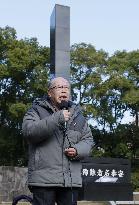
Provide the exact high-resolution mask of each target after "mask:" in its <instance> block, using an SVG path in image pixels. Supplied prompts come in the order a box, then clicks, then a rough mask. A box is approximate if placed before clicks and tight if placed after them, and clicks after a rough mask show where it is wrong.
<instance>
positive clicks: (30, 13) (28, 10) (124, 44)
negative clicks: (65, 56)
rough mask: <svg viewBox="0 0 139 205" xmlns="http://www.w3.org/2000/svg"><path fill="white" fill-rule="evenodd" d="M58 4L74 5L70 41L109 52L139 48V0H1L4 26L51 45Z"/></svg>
mask: <svg viewBox="0 0 139 205" xmlns="http://www.w3.org/2000/svg"><path fill="white" fill-rule="evenodd" d="M55 4H60V5H65V6H69V7H70V45H73V44H74V43H81V42H85V43H90V44H92V45H93V46H95V48H96V49H97V50H99V49H103V50H105V51H106V52H108V53H109V54H113V53H114V52H115V51H116V50H126V51H133V50H137V49H138V48H139V12H138V9H139V0H12V1H11V0H0V27H2V28H4V27H5V26H7V25H8V26H10V27H13V28H15V30H16V32H17V37H18V39H21V38H25V37H26V38H31V37H36V38H37V39H38V42H39V43H40V45H43V46H50V16H51V14H52V11H53V8H54V6H55Z"/></svg>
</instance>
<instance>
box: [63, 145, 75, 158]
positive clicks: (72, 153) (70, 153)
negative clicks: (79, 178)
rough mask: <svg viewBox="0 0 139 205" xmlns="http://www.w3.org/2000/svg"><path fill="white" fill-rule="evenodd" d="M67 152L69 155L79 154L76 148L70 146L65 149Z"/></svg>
mask: <svg viewBox="0 0 139 205" xmlns="http://www.w3.org/2000/svg"><path fill="white" fill-rule="evenodd" d="M65 154H66V155H67V156H68V157H75V156H76V155H77V151H76V149H75V148H73V147H69V148H67V149H65Z"/></svg>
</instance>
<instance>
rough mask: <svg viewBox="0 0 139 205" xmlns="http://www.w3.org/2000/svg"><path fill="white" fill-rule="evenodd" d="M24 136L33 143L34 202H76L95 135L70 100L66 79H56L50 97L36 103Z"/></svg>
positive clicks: (30, 164) (30, 173) (30, 171)
mask: <svg viewBox="0 0 139 205" xmlns="http://www.w3.org/2000/svg"><path fill="white" fill-rule="evenodd" d="M23 135H24V136H25V138H26V139H27V140H28V143H29V162H28V185H29V188H30V190H31V191H32V193H33V205H44V204H45V205H54V204H55V202H56V203H57V205H71V204H73V198H74V202H76V201H77V192H78V188H79V187H81V186H82V179H81V163H80V159H83V158H84V157H85V156H88V155H89V153H90V151H91V148H92V145H93V138H92V135H91V131H90V129H89V127H88V124H87V122H86V120H85V118H84V117H83V115H82V113H81V109H80V107H79V105H76V104H74V103H72V102H71V101H70V84H69V82H68V81H67V80H66V79H64V78H62V77H57V78H54V79H53V80H52V81H51V82H50V85H49V89H48V96H45V97H43V98H42V99H40V100H36V101H35V102H34V103H33V105H32V107H31V109H29V110H28V112H27V113H26V114H25V116H24V119H23ZM73 192H74V197H73Z"/></svg>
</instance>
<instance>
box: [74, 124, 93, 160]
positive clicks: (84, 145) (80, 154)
mask: <svg viewBox="0 0 139 205" xmlns="http://www.w3.org/2000/svg"><path fill="white" fill-rule="evenodd" d="M93 146H94V140H93V136H92V133H91V130H90V127H89V125H88V123H87V122H86V123H85V125H84V127H83V131H82V137H81V140H80V141H79V142H78V143H77V144H75V145H74V146H73V147H74V148H75V149H76V151H77V156H76V157H75V158H74V159H75V160H78V159H79V160H80V159H83V158H84V157H87V156H89V155H90V154H91V150H92V147H93Z"/></svg>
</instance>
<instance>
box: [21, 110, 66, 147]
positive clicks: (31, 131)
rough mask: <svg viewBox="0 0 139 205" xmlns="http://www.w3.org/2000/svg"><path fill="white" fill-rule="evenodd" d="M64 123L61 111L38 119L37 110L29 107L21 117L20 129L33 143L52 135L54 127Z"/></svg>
mask: <svg viewBox="0 0 139 205" xmlns="http://www.w3.org/2000/svg"><path fill="white" fill-rule="evenodd" d="M62 124H64V116H63V113H62V111H58V112H55V113H53V114H52V115H50V116H48V117H46V118H44V119H40V117H39V115H38V114H37V112H36V111H35V110H34V109H33V108H31V109H30V110H29V111H28V112H27V113H26V114H25V116H24V118H23V124H22V131H23V136H24V137H25V138H27V140H28V141H29V142H31V143H33V144H37V143H40V142H41V141H43V140H46V139H47V138H48V137H50V136H52V135H53V132H54V131H55V129H56V128H57V127H58V126H60V125H62Z"/></svg>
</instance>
